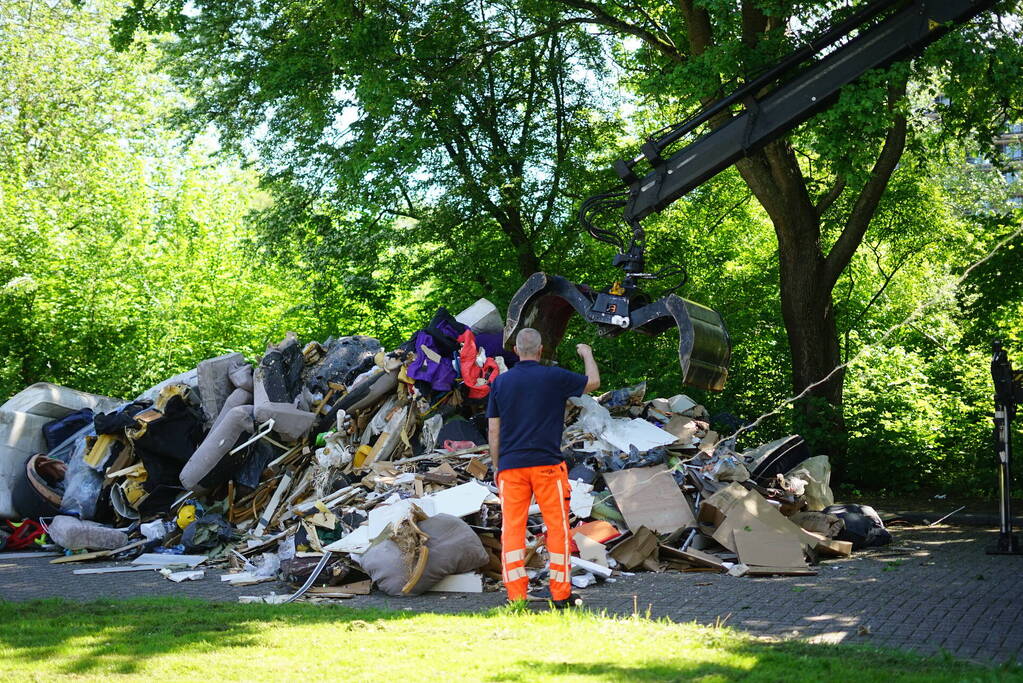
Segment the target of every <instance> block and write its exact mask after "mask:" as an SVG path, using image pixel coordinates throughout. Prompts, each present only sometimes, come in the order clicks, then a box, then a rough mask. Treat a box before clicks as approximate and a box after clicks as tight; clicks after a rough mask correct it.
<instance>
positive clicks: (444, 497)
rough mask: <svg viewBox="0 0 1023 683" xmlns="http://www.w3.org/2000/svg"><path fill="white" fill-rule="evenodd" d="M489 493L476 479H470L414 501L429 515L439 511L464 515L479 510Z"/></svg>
mask: <svg viewBox="0 0 1023 683" xmlns="http://www.w3.org/2000/svg"><path fill="white" fill-rule="evenodd" d="M490 495H491V494H490V489H488V488H486V487H485V486H480V485H479V484H478V483H477V482H476V481H470V482H468V483H465V484H461V485H459V486H454V487H452V488H449V489H445V490H443V491H438V492H437V493H433V494H430V495H429V496H426V497H425V498H420V499H418V500H416V501H415V502H416V503H417V504H418V505H419V507H421V508H422V509H423V512H425V513H426V514H427V515H429V516H430V517H433V516H434V515H439V514H441V513H444V514H446V515H452V516H454V517H465V516H467V515H471V514H473V513H475V512H479V511H480V506H482V505H483V501H485V500H486V499H487V498H488V497H490Z"/></svg>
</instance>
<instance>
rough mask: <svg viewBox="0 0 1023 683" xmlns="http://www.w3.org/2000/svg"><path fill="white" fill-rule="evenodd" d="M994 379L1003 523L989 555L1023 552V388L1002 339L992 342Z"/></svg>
mask: <svg viewBox="0 0 1023 683" xmlns="http://www.w3.org/2000/svg"><path fill="white" fill-rule="evenodd" d="M992 351H993V354H992V357H991V379H992V380H993V381H994V386H995V442H996V448H997V452H998V493H999V495H1000V497H1001V505H1000V506H999V513H1000V525H999V529H998V541H997V543H995V545H993V546H991V547H989V548H988V550H987V552H988V554H989V555H1020V554H1023V551H1021V549H1020V544H1019V538H1018V537H1017V536H1016V535H1015V534H1014V533H1012V434H1011V424H1012V419H1013V417H1015V414H1016V401H1017V399H1018V396H1017V394H1018V393H1019V389H1020V387H1019V386H1017V385H1018V382H1017V381H1016V380H1017V377H1016V375H1014V373H1013V371H1012V365H1011V364H1010V363H1009V357H1008V354H1006V352H1005V350H1004V349H1002V344H1001V342H997V341H996V342H994V344H992Z"/></svg>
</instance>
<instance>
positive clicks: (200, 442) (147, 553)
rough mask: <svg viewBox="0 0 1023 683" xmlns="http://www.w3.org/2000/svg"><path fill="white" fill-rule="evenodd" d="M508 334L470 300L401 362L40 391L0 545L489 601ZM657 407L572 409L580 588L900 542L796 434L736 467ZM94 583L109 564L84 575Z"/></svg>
mask: <svg viewBox="0 0 1023 683" xmlns="http://www.w3.org/2000/svg"><path fill="white" fill-rule="evenodd" d="M502 329H503V321H502V318H501V315H500V313H499V312H498V311H497V309H496V308H495V307H494V306H493V304H491V303H490V302H489V301H487V300H485V299H481V300H479V301H478V302H476V303H475V304H474V305H473V306H471V307H469V308H468V309H466V310H465V311H462V312H461V313H459V314H458V315H451V314H450V313H448V312H447V311H446V310H445V309H443V308H442V309H440V310H439V311H438V312H437V314H436V315H435V316H434V317H433V319H432V320H431V321H430V322H429V323H428V324H427V325H426V326H425V327H423V328H422V329H421V330H419V331H417V332H416V334H414V335H413V336H412V337H411V338H410V339H409V340H408V342H406V343H405V344H403V345H402V346H400V347H399V348H397V349H394V350H391V351H386V350H385V349H383V347H382V346H381V344H380V343H379V342H378V341H377V340H376V339H373V338H371V337H365V336H349V337H340V338H330V339H327V340H326V341H324V342H322V343H319V342H309V343H306V344H304V345H303V344H301V343H300V342H299V340H298V339H297V338H296V337H295V336H294V335H292V334H289V335H287V336H286V338H285V339H284V340H283V341H281V342H280V343H279V344H274V345H271V346H270V347H269V348H268V349H267V351H266V353H265V354H264V355H263V357H262V358H261V359H260V360H259V362H258V363H257V364H255V365H252V364H250V363H248V362H247V361H246V360H245V358H244V357H243V356H242V355H241V354H238V353H232V354H226V355H223V356H219V357H216V358H211V359H209V360H205V361H203V362H201V363H200V364H199V365H198V367H197V368H195V369H193V370H191V371H189V372H186V373H183V374H180V375H177V376H175V377H172V378H170V379H168V380H166V381H164V382H161V383H160V384H159V385H157V386H155V387H153V388H151V389H149V390H148V391H146V392H144V393H143V394H142V395H141V396H138V397H137V398H135V399H134V400H132V401H119V400H115V399H110V398H106V397H101V396H94V395H90V394H84V393H82V392H77V391H74V390H70V389H66V388H62V387H56V386H54V385H49V384H37V385H33V386H31V387H28V388H27V389H25V390H24V391H22V392H21V393H19V394H18V395H17V396H15V397H14V398H12V399H11V400H10V401H8V402H7V403H6V404H4V405H3V406H2V407H0V519H6V520H9V521H7V522H0V549H2V548H3V545H4V544H5V543H6V546H7V549H8V550H18V549H21V548H25V547H34V546H38V545H39V544H40V543H45V542H49V543H51V544H55V545H56V546H59V548H61V549H63V552H64V553H65V555H64V556H61V557H58V558H56V559H55V560H53V561H54V562H81V561H86V560H90V559H106V558H115V559H120V558H124V559H128V558H134V559H133V561H132V567H130V568H126V569H130V570H137V569H138V568H139V567H150V568H152V569H154V570H157V571H161V572H162V573H163V574H164V575H166V576H167V577H168V578H169V579H171V580H174V581H180V580H188V579H197V578H202V576H203V575H204V572H203V570H202V569H201V568H199V569H197V567H199V566H200V565H203V566H216V565H219V566H223V567H227V568H228V569H229V572H228V573H226V574H224V575H223V576H222V577H221V578H222V580H226V581H229V582H231V583H232V584H235V585H240V586H245V585H252V584H255V583H262V582H264V581H274V580H283V581H285V582H287V583H290V584H292V585H294V586H301V588H300V590H299V591H298V592H296V593H295V594H294V595H292V596H290V597H281V598H279V600H280V601H283V600H290V599H294V598H296V597H298V596H299V595H304V596H305V599H309V598H313V599H330V598H342V597H350V596H351V595H355V594H364V593H367V592H369V590H370V588H371V586H373V585H375V586H376V587H377V588H378V589H379V590H381V591H383V592H385V593H387V594H391V595H416V594H420V593H423V592H425V591H427V590H450V591H468V592H479V591H482V590H487V589H492V588H496V587H498V586H499V582H500V579H501V562H500V533H501V510H500V502H499V500H498V497H497V495H496V494H497V488H496V487H495V486H494V484H493V471H492V468H491V465H490V457H489V453H488V446H487V440H486V436H485V435H486V432H487V430H486V418H485V412H486V403H487V398H488V394H489V391H490V383H491V382H492V381H493V379H494V378H495V377H497V376H498V375H500V373H502V372H506V371H507V370H508V369H509V368H511V367H514V365H515V363H516V362H517V360H518V359H517V358H516V357H515V354H514V353H513V352H511V351H509V350H507V349H505V348H504V347H503V344H502ZM645 394H646V386H645V384H639V385H636V386H634V387H627V388H624V389H619V390H616V391H611V392H607V393H605V394H603V395H601V396H599V397H593V396H582V397H580V398H574V399H571V400H570V403H569V405H568V406H567V407H566V412H565V430H564V436H563V454H564V456H565V459H566V462H567V464H568V467H569V478H570V481H571V489H572V490H571V513H572V524H573V528H572V536H573V550H574V551H575V554H574V555H573V558H572V567H573V576H572V583H573V584H574V585H575V586H577V587H579V588H584V587H586V586H589V585H592V584H594V583H598V582H602V581H614V580H616V577H617V576H620V575H622V574H627V573H629V572H633V571H637V570H650V571H663V570H668V569H670V570H679V571H718V572H728V573H729V574H732V575H734V576H743V575H749V576H757V575H768V574H812V573H815V569H814V568H813V567H814V565H815V564H816V563H817V562H818V560H819V558H821V557H834V556H838V557H841V556H847V555H849V554H850V553H851V552H852V551H853V550H854V549H857V548H859V547H866V546H870V545H879V544H883V543H886V542H888V541H889V540H890V537H889V536H888V535H887V531H885V530H884V527H883V525H882V524H881V521H880V519H879V518H878V517H877V515H876V513H874V512H873V511H872V510H870V509H869V508H866V507H860V506H836V505H834V500H833V496H832V493H831V490H830V488H829V479H830V466H829V463H828V459H827V457H826V456H812V454H811V453H810V451H809V449H808V447H807V445H806V443H805V442H804V441H803V439H802V438H800V437H799V436H790V437H786V438H784V439H780V440H778V441H774V442H771V443H768V444H764V445H762V446H759V447H757V448H754V449H751V450H746V451H743V452H740V451H738V450H736V446H735V439H734V438H721V436H720V435H719V434H717V433H716V432H715V431H713V430H712V429H711V425H710V422H709V416H708V413H707V411H706V409H705V408H704V407H703V406H701V405H699V404H697V403H696V402H694V401H693V400H691V399H689V398H688V397H687V396H685V395H681V394H679V395H676V396H672V397H670V398H652V399H649V398H647V397H646V396H645ZM531 513H532V514H531V516H530V519H529V525H528V529H529V531H528V540H527V561H526V566H527V573H528V574H529V575H530V577H531V579H532V580H533V581H535V586H536V588H537V589H542V587H543V586H544V585H545V584H546V578H547V572H546V569H545V567H546V554H547V553H546V550H545V548H544V529H543V524H542V519H541V517H540V514H539V508H538V507H536V506H534V509H532V510H531ZM100 571H117V568H110V569H92V570H90V569H84V570H76V573H90V572H91V573H97V572H100ZM260 599H264V598H260ZM274 599H275V600H277V599H278V598H276V597H275V598H274Z"/></svg>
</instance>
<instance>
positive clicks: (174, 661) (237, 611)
mask: <svg viewBox="0 0 1023 683" xmlns="http://www.w3.org/2000/svg"><path fill="white" fill-rule="evenodd" d="M62 677H66V678H74V679H80V680H107V679H112V678H123V677H138V678H145V679H151V680H161V681H163V680H188V681H202V682H207V681H215V680H225V679H227V680H246V681H248V680H278V681H311V680H325V679H330V680H359V681H362V680H373V681H391V682H395V681H421V680H430V681H438V682H442V681H443V682H446V681H455V680H457V681H462V680H471V681H536V680H546V679H564V680H586V681H589V680H598V681H605V680H612V681H633V680H700V681H730V680H745V681H761V680H762V681H797V680H804V681H834V680H840V681H857V682H860V681H888V680H892V679H897V680H913V681H936V680H938V681H944V680H956V681H959V680H970V681H975V680H1008V679H1012V680H1023V673H1021V670H1020V669H1019V668H1015V667H1013V668H1008V667H1002V668H999V669H988V668H984V667H980V666H974V665H969V664H964V663H961V662H957V661H955V660H953V659H951V658H930V659H924V658H920V657H915V656H913V655H908V654H903V653H894V652H891V651H880V650H873V649H868V648H863V647H855V648H854V647H849V646H835V645H810V644H805V643H797V642H785V643H772V642H766V641H762V640H756V639H753V638H750V637H747V636H745V635H742V634H740V633H737V632H735V631H732V630H730V629H725V628H710V627H703V626H696V625H692V624H672V623H668V622H662V621H651V620H648V619H644V618H641V617H639V618H610V617H605V616H600V615H596V614H591V613H587V612H577V613H567V614H561V613H549V612H522V611H512V610H509V609H507V608H503V609H498V610H492V611H490V612H486V613H481V614H461V615H441V614H413V613H407V612H385V611H379V610H355V609H350V608H347V607H340V606H326V605H283V606H271V605H237V604H209V603H204V602H197V601H191V600H181V599H146V600H125V601H103V602H96V603H91V604H77V603H71V602H64V601H60V600H47V601H42V602H34V603H9V602H2V601H0V678H2V679H4V680H19V681H24V680H33V679H45V680H51V679H54V678H62Z"/></svg>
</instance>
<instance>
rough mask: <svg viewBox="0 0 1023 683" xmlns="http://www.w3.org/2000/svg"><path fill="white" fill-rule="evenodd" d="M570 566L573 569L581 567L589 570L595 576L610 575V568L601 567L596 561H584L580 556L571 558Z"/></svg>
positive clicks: (605, 576)
mask: <svg viewBox="0 0 1023 683" xmlns="http://www.w3.org/2000/svg"><path fill="white" fill-rule="evenodd" d="M572 568H573V569H582V570H583V571H587V572H589V573H591V574H595V575H597V576H603V577H604V578H605V579H606V578H607V577H609V576H611V570H610V569H608V568H607V567H601V566H600V565H599V564H597V563H596V562H588V561H586V560H584V559H582V558H579V557H573V558H572Z"/></svg>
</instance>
